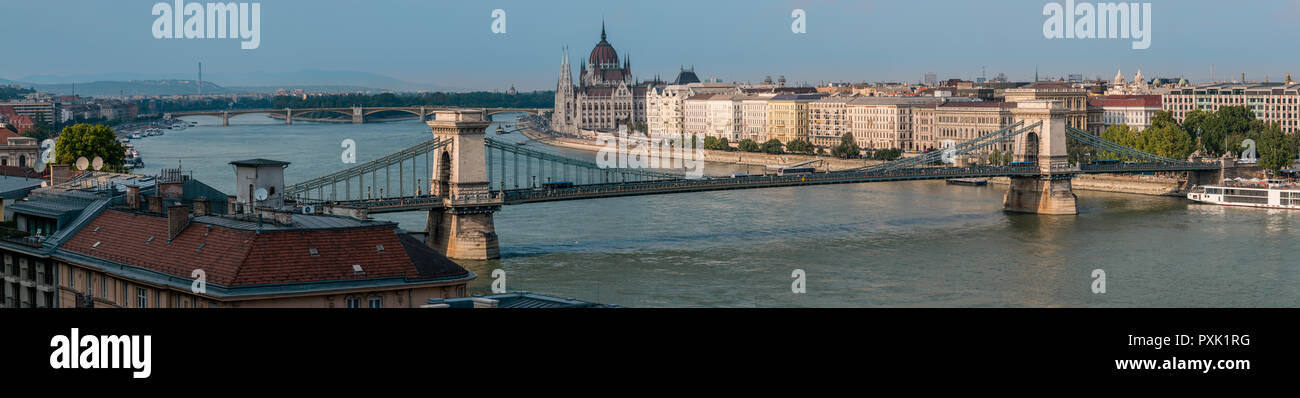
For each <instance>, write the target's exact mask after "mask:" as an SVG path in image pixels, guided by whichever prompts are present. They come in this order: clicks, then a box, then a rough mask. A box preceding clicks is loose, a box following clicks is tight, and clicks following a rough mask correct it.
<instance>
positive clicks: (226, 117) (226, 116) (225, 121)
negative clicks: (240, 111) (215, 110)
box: [221, 112, 230, 127]
mask: <svg viewBox="0 0 1300 398" xmlns="http://www.w3.org/2000/svg"><path fill="white" fill-rule="evenodd" d="M221 126H222V127H227V126H230V112H221Z"/></svg>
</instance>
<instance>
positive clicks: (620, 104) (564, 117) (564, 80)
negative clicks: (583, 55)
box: [551, 23, 652, 133]
mask: <svg viewBox="0 0 1300 398" xmlns="http://www.w3.org/2000/svg"><path fill="white" fill-rule="evenodd" d="M578 65H579V68H581V69H580V70H579V73H578V75H579V78H578V82H577V84H576V85H575V84H574V82H573V77H572V73H573V72H572V71H571V70H570V66H569V51H568V50H567V49H565V50H564V52H563V55H562V57H561V61H560V69H561V73H560V80H559V83H558V85H557V86H556V89H555V113H554V114H553V115H552V120H551V126H552V127H553V128H554V129H556V130H558V131H562V132H567V133H577V132H578V130H579V129H582V130H594V131H614V130H618V127H619V125H626V124H627V122H628V121H629V120H631V121H632V122H634V123H635V122H645V120H646V104H645V92H646V89H647V88H648V87H649V86H650V85H651V84H652V82H637V81H636V79H635V78H633V76H632V63H631V61H629V60H628V59H626V58H624V59H623V61H621V62H620V61H619V59H618V52H617V51H614V46H613V45H610V44H609V41H607V40H606V38H605V24H604V23H601V26H600V42H599V43H596V47H595V48H592V49H591V54H589V55H588V56H587V59H585V60H579V61H578Z"/></svg>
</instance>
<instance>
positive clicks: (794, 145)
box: [785, 138, 813, 154]
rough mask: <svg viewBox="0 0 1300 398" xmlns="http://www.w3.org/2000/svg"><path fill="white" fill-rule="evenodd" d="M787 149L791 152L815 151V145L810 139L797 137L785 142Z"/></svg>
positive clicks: (806, 152)
mask: <svg viewBox="0 0 1300 398" xmlns="http://www.w3.org/2000/svg"><path fill="white" fill-rule="evenodd" d="M785 149H786V151H789V152H790V153H805V154H808V153H813V145H812V143H810V142H808V140H805V139H800V138H796V139H794V140H791V141H790V142H789V143H786V144H785Z"/></svg>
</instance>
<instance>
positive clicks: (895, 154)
mask: <svg viewBox="0 0 1300 398" xmlns="http://www.w3.org/2000/svg"><path fill="white" fill-rule="evenodd" d="M902 156H903V150H901V149H898V148H889V149H877V150H875V151H874V152H872V153H871V158H872V159H875V160H884V161H892V160H895V159H898V158H899V157H902Z"/></svg>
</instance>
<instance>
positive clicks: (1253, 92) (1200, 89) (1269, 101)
mask: <svg viewBox="0 0 1300 398" xmlns="http://www.w3.org/2000/svg"><path fill="white" fill-rule="evenodd" d="M1290 80H1291V79H1290V76H1288V77H1287V82H1285V83H1247V84H1240V83H1219V84H1204V85H1198V86H1195V87H1184V88H1180V89H1176V90H1173V91H1172V92H1170V93H1169V94H1165V95H1164V96H1163V98H1162V99H1161V102H1162V106H1163V107H1164V110H1166V111H1169V113H1171V114H1172V115H1173V117H1174V119H1176V120H1178V121H1179V122H1180V123H1181V122H1182V121H1183V120H1184V119H1186V118H1187V113H1188V112H1191V111H1192V110H1193V109H1201V110H1204V111H1207V112H1215V111H1218V110H1219V108H1221V107H1225V106H1244V107H1247V108H1249V109H1250V110H1251V111H1252V112H1254V113H1255V119H1257V120H1260V121H1263V122H1266V123H1277V124H1278V125H1280V126H1281V128H1282V131H1284V132H1288V133H1292V132H1296V131H1298V130H1300V93H1298V91H1300V84H1296V83H1294V82H1291V81H1290Z"/></svg>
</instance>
